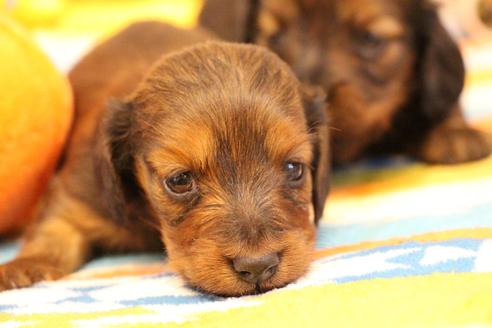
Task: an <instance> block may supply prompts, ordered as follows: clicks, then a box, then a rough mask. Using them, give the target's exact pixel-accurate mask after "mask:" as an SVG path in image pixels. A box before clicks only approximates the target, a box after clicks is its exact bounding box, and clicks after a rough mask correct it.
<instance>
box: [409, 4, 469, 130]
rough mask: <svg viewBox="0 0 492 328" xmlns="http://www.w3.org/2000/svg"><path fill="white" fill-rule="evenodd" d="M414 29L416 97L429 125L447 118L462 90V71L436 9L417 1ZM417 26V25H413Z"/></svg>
mask: <svg viewBox="0 0 492 328" xmlns="http://www.w3.org/2000/svg"><path fill="white" fill-rule="evenodd" d="M420 6H421V8H420V9H421V10H420V13H421V18H420V19H418V20H416V21H415V22H414V25H416V26H415V28H416V29H417V47H418V49H417V56H418V58H417V74H418V76H417V79H418V81H417V83H418V87H417V97H418V101H419V107H420V109H421V113H422V114H423V115H424V118H425V119H428V120H429V123H431V124H432V123H436V122H439V121H441V120H442V119H444V118H445V117H447V115H448V114H449V113H450V112H451V110H452V109H453V107H454V105H456V103H457V102H458V100H459V97H460V94H461V91H462V90H463V84H464V77H465V69H464V63H463V58H462V56H461V53H460V50H459V48H458V46H457V45H456V43H455V42H454V41H453V39H452V38H451V36H450V35H449V34H448V32H447V31H446V29H445V28H444V26H443V25H442V24H441V22H440V20H439V16H438V13H437V9H436V7H435V6H434V5H432V4H431V3H429V2H428V1H420ZM417 25H418V26H417Z"/></svg>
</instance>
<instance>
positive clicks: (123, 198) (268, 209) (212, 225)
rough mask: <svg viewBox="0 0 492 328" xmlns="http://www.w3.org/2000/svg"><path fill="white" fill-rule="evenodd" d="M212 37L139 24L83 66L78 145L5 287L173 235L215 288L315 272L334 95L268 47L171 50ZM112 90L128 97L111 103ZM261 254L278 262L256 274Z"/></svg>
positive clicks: (178, 264) (174, 253)
mask: <svg viewBox="0 0 492 328" xmlns="http://www.w3.org/2000/svg"><path fill="white" fill-rule="evenodd" d="M210 38H211V36H209V35H208V34H206V33H203V32H200V31H196V32H189V31H183V30H178V29H175V28H172V27H170V26H167V25H165V24H161V23H140V24H135V25H133V26H131V27H129V28H128V29H126V30H125V31H123V32H121V33H120V34H118V35H117V36H115V37H114V38H112V39H110V40H109V41H107V42H105V43H103V44H102V45H100V46H99V47H97V48H96V49H95V50H94V51H93V52H91V53H90V54H89V55H88V56H86V57H85V58H84V59H83V60H82V61H81V62H80V64H79V65H77V67H76V68H75V69H74V70H73V71H72V72H71V74H70V80H71V82H72V84H73V86H74V91H75V101H76V108H77V113H76V119H75V122H76V123H75V126H74V129H73V131H72V135H71V139H70V141H69V145H68V147H67V152H66V156H65V158H64V162H63V164H62V167H61V169H60V171H59V174H58V176H57V177H56V178H55V179H54V181H53V183H52V186H51V189H50V191H49V192H48V193H47V196H46V202H45V208H44V210H43V213H42V215H41V216H42V217H41V220H40V221H39V223H38V225H37V226H36V227H34V228H33V229H32V230H31V231H30V232H29V233H28V234H27V236H26V243H25V244H24V246H23V248H22V250H21V252H20V254H19V255H18V257H17V258H16V259H15V260H13V261H12V262H10V263H7V264H5V265H2V266H0V290H2V289H9V288H16V287H23V286H29V285H31V284H32V283H34V282H36V281H40V280H46V279H54V278H58V277H60V276H63V275H65V274H68V273H70V272H72V271H74V270H76V269H77V268H78V267H79V266H80V265H82V264H83V263H85V262H86V261H87V260H88V259H89V258H90V257H91V256H93V254H94V252H95V251H97V250H99V249H100V250H103V251H125V250H159V249H162V247H163V243H162V242H164V243H165V246H166V248H167V251H168V255H169V257H170V260H171V263H172V265H173V266H174V267H175V269H176V270H177V271H178V272H179V273H181V274H182V276H183V277H184V278H185V279H186V280H187V281H188V282H189V283H190V284H192V285H194V286H197V287H199V288H201V289H204V290H206V291H208V292H214V293H220V294H224V295H238V294H247V293H252V292H255V291H262V290H267V289H271V288H274V287H279V286H282V285H284V284H286V283H288V282H290V281H293V280H294V279H296V278H298V277H299V276H301V275H302V274H303V273H304V272H305V271H306V270H307V267H308V265H309V262H310V258H311V255H310V254H311V251H312V247H313V243H314V227H315V225H314V220H315V219H316V220H317V219H319V217H320V216H321V213H322V211H323V204H324V199H325V198H326V194H327V192H328V174H329V169H328V165H329V159H328V145H327V143H328V128H327V125H326V124H327V122H326V119H325V116H324V112H323V109H322V108H323V101H321V102H320V101H319V99H318V98H316V94H309V93H308V92H305V93H303V91H302V90H301V88H300V85H299V83H298V81H297V79H295V76H294V75H293V74H292V72H290V70H289V69H288V67H287V66H286V64H284V63H283V62H282V61H280V60H279V58H277V57H276V56H275V55H273V54H272V53H270V52H268V51H267V50H264V49H261V48H260V47H256V46H248V45H231V44H226V43H217V42H215V43H206V44H202V45H199V46H196V47H192V48H188V50H183V51H181V52H173V54H170V55H169V56H164V57H163V58H162V59H159V58H160V57H161V56H162V55H163V54H165V53H167V52H169V51H172V50H176V49H181V48H183V47H186V46H188V45H192V44H195V43H197V42H202V41H206V40H209V39H210ZM149 68H150V71H149ZM147 71H149V72H147ZM146 72H147V74H146ZM144 76H145V78H144ZM142 79H143V82H142ZM273 82H274V83H273ZM111 98H124V99H125V101H123V102H117V101H114V102H113V104H111V105H110V106H109V108H108V106H107V104H106V103H107V101H108V99H111ZM311 98H312V99H311ZM309 133H310V134H309ZM286 164H288V165H287V166H286ZM304 167H305V168H306V170H305V171H306V172H305V174H304V170H303V169H304ZM307 168H309V170H310V171H309V172H307V170H308V169H307ZM286 169H289V170H291V171H293V173H296V172H297V174H300V175H299V176H294V178H295V179H294V180H293V181H290V180H289V179H290V177H291V175H292V173H289V172H291V171H287V170H286ZM296 169H297V170H296ZM299 169H300V171H299ZM186 179H192V180H189V181H188V182H189V184H188V185H187V184H186V181H187V180H186ZM170 181H171V182H172V183H173V184H174V183H176V184H177V187H178V189H177V190H178V191H176V192H175V191H174V190H173V189H172V188H173V187H171V186H170ZM186 186H188V187H190V188H189V190H184V192H183V193H182V194H181V193H179V190H180V188H181V190H182V188H184V187H186ZM245 202H246V203H248V206H247V208H246V207H245V206H244V203H245ZM280 253H281V255H282V256H281V257H280V255H279V254H280ZM255 261H256V262H255ZM265 261H266V262H265ZM268 261H270V262H271V263H273V264H271V263H270V262H268ZM251 262H255V263H256V264H258V263H259V264H258V265H261V266H262V265H268V267H266V268H265V272H259V274H258V275H257V274H256V272H255V273H254V274H253V273H251V272H249V271H245V270H249V269H248V266H250V264H248V263H251ZM245 263H246V264H245ZM256 264H255V265H256ZM270 264H271V265H270ZM245 265H246V269H244V266H245ZM255 268H257V266H255ZM255 270H256V269H255ZM241 272H242V274H241ZM245 272H246V273H248V274H247V275H246V274H245ZM249 273H251V274H249Z"/></svg>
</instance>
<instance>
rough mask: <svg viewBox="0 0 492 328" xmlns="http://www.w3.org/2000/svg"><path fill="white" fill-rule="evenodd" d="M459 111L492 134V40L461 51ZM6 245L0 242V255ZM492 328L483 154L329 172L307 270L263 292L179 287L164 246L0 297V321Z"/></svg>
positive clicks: (487, 177)
mask: <svg viewBox="0 0 492 328" xmlns="http://www.w3.org/2000/svg"><path fill="white" fill-rule="evenodd" d="M465 52H466V53H467V58H468V66H469V67H470V68H471V73H470V74H469V79H468V90H467V93H466V94H465V96H464V104H465V106H466V108H467V115H468V116H469V117H470V119H472V120H473V121H474V123H475V124H477V126H481V127H484V128H488V129H489V130H492V105H491V101H490V96H489V95H488V93H489V92H490V90H492V89H491V88H492V62H490V60H487V59H486V58H492V47H490V49H487V47H480V51H477V50H476V49H475V48H474V46H473V45H472V46H467V48H466V49H465ZM17 247H18V245H17V244H16V243H13V244H7V245H2V246H0V262H4V261H6V260H8V259H10V258H12V256H13V255H14V254H15V251H16V249H17ZM24 326H26V327H31V326H35V327H100V326H102V327H135V326H143V327H153V326H156V327H247V328H251V327H256V326H261V327H271V328H277V327H278V328H280V327H315V326H319V327H350V328H353V327H391V328H394V327H453V328H454V327H474V328H478V327H492V158H489V159H485V160H483V161H480V162H476V163H470V164H465V165H457V166H450V167H448V166H427V165H423V164H419V163H415V162H411V161H409V160H407V159H403V158H396V159H395V158H394V159H375V160H371V161H368V162H364V163H360V164H357V165H355V166H351V167H348V168H344V169H340V170H338V171H337V172H336V173H335V178H334V188H333V193H332V194H331V196H330V199H329V202H328V204H327V208H326V215H325V217H324V218H323V220H322V223H321V226H320V228H319V232H318V241H317V246H316V260H315V261H314V263H313V264H312V266H311V270H310V272H309V274H308V275H307V276H305V277H304V278H302V279H300V280H299V281H297V282H295V283H293V284H291V285H289V286H287V287H285V288H281V289H277V290H273V291H271V292H268V293H266V294H263V295H258V296H246V297H239V298H221V297H216V296H210V295H204V294H200V293H198V292H196V291H193V290H191V289H189V288H188V287H186V286H185V285H184V283H183V281H182V280H181V279H180V278H179V277H178V276H177V275H176V274H175V273H174V272H172V270H171V269H170V268H169V267H168V265H167V263H166V258H165V257H164V255H163V254H130V255H122V256H112V257H106V258H101V259H97V260H94V261H93V262H91V263H89V264H87V265H86V266H85V267H84V268H82V269H81V270H80V271H79V272H76V273H74V274H72V275H71V276H69V277H67V278H66V279H63V280H61V281H57V282H49V283H41V284H38V285H36V286H34V287H32V288H27V289H22V290H14V291H7V292H3V293H0V327H24Z"/></svg>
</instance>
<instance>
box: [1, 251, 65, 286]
mask: <svg viewBox="0 0 492 328" xmlns="http://www.w3.org/2000/svg"><path fill="white" fill-rule="evenodd" d="M62 276H63V273H62V272H61V270H59V269H58V268H57V267H55V266H54V265H52V264H50V263H48V262H46V261H45V260H42V259H38V258H20V259H15V260H13V261H11V262H8V263H6V264H3V265H0V291H4V290H8V289H15V288H23V287H29V286H31V285H33V284H35V283H36V282H40V281H45V280H56V279H59V278H60V277H62Z"/></svg>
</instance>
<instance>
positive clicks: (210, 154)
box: [150, 103, 311, 169]
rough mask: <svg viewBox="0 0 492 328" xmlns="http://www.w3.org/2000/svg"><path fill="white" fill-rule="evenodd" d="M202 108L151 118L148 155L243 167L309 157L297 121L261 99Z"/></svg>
mask: <svg viewBox="0 0 492 328" xmlns="http://www.w3.org/2000/svg"><path fill="white" fill-rule="evenodd" d="M202 106H203V109H202V110H200V111H198V110H197V111H195V112H194V113H193V114H194V115H195V116H193V117H190V115H185V116H181V115H179V114H177V113H174V115H172V116H168V117H165V116H164V117H162V120H158V121H156V122H154V127H155V129H156V131H155V132H156V133H155V134H154V138H153V139H154V142H153V145H154V147H153V149H152V151H151V153H150V154H151V158H153V160H154V161H157V162H160V165H162V164H164V163H163V162H167V163H168V164H169V165H171V166H173V165H183V166H185V167H187V168H195V169H203V168H204V167H207V166H215V167H217V166H223V165H234V163H241V164H242V165H243V166H244V165H247V164H248V163H254V164H255V165H260V164H267V163H280V162H283V161H285V160H287V159H296V160H300V161H307V162H308V161H310V159H311V146H310V142H309V134H308V131H307V128H306V125H305V123H304V121H303V119H300V118H297V119H296V118H294V117H291V116H288V115H286V114H285V112H282V111H280V110H276V109H272V108H269V106H270V105H269V104H265V103H243V104H237V105H236V106H233V107H229V106H227V105H224V106H222V107H220V108H216V107H215V108H214V106H212V105H209V106H207V104H203V105H202ZM226 162H227V163H226ZM171 168H172V167H171Z"/></svg>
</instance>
